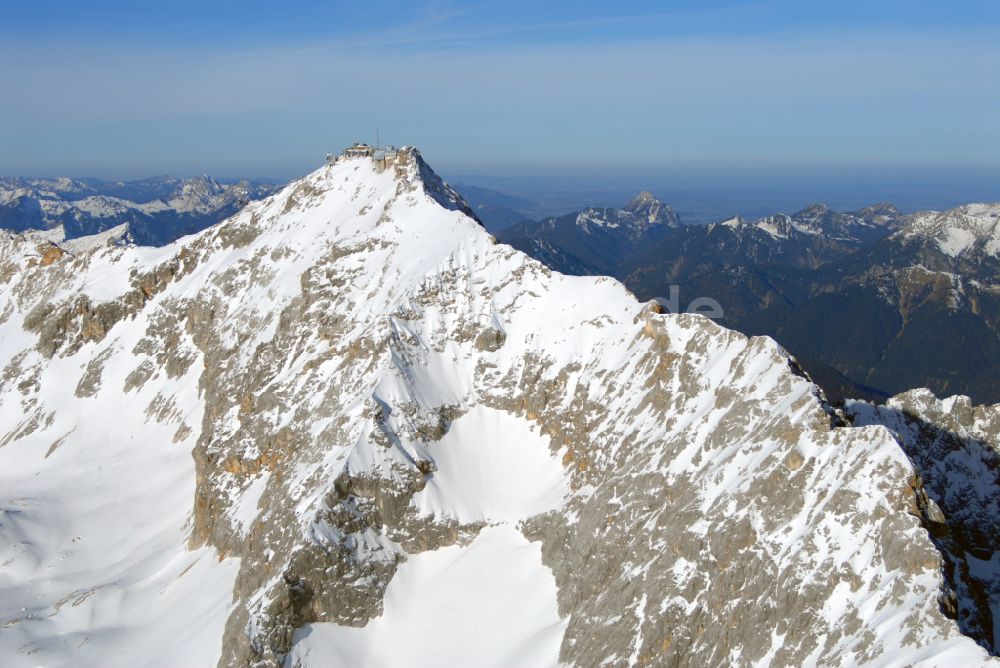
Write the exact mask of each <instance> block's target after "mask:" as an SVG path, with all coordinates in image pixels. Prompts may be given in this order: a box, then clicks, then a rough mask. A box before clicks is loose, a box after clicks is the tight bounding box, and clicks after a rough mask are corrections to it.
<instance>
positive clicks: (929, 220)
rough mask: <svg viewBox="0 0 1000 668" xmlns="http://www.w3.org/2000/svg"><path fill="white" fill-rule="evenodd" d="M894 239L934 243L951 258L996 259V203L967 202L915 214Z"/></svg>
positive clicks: (999, 251)
mask: <svg viewBox="0 0 1000 668" xmlns="http://www.w3.org/2000/svg"><path fill="white" fill-rule="evenodd" d="M896 238H898V239H899V240H900V241H903V242H909V243H920V244H924V245H928V246H934V247H936V249H937V250H938V251H939V252H940V253H943V254H945V255H947V256H949V257H953V258H958V257H961V256H969V255H979V256H984V257H989V258H993V259H994V260H995V259H1000V204H967V205H965V206H960V207H958V208H955V209H951V210H950V211H943V212H939V211H926V212H922V213H919V214H915V215H914V216H913V217H912V219H911V220H910V222H909V224H908V225H906V227H904V228H903V229H901V230H900V231H899V232H897V233H896Z"/></svg>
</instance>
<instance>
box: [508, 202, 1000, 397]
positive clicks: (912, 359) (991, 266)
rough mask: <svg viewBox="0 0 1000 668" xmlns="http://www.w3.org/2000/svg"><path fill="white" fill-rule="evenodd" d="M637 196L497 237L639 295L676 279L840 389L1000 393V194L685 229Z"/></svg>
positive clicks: (865, 393)
mask: <svg viewBox="0 0 1000 668" xmlns="http://www.w3.org/2000/svg"><path fill="white" fill-rule="evenodd" d="M640 199H641V200H642V201H643V202H644V204H643V206H644V207H646V208H647V209H651V208H655V209H656V210H658V211H670V209H669V207H667V206H666V205H665V204H663V203H662V202H659V201H658V200H656V199H655V198H652V197H651V196H649V195H648V193H644V194H643V195H642V196H641V197H640ZM636 201H639V200H636ZM636 201H633V202H631V203H629V204H628V205H626V206H625V207H624V208H622V209H619V210H608V209H587V210H584V211H581V212H579V213H576V214H570V215H567V216H562V217H560V218H557V219H546V220H541V221H537V222H523V223H520V224H518V225H515V226H512V227H510V228H508V229H506V230H502V231H501V232H499V233H498V238H499V239H500V240H501V241H504V242H506V243H509V244H511V245H512V246H514V247H516V248H519V249H520V250H523V251H525V252H527V253H529V254H531V255H533V256H534V257H535V258H536V259H539V260H541V261H542V262H544V263H545V264H547V265H549V266H550V267H552V268H553V269H556V270H558V271H561V272H564V273H571V274H584V275H586V274H608V275H612V276H615V277H616V278H618V279H620V280H622V281H623V282H624V283H625V284H626V285H627V286H628V287H629V288H630V289H631V290H632V291H633V292H635V293H636V295H637V296H638V297H639V298H640V299H654V298H657V297H663V298H666V297H668V295H669V294H670V288H671V286H677V288H679V290H680V294H681V298H682V300H683V301H684V303H688V302H690V301H691V300H693V299H695V298H697V297H711V298H713V299H715V300H716V301H718V302H719V304H720V305H721V306H722V307H723V310H724V317H723V318H722V322H723V324H726V325H728V326H730V327H733V328H735V329H739V330H741V331H743V332H745V333H747V334H753V335H756V334H766V335H769V336H773V337H774V338H776V339H777V340H778V341H779V342H781V343H782V344H783V345H784V346H785V347H786V348H788V349H789V351H790V352H792V353H793V354H795V355H797V356H798V358H799V360H800V362H801V363H802V364H803V366H804V367H805V368H806V369H807V370H808V371H809V372H810V373H811V374H812V375H813V377H814V378H815V379H816V380H817V382H819V383H820V384H821V385H822V386H824V388H825V389H826V391H827V393H828V395H830V396H831V398H833V399H843V398H846V397H864V398H869V399H879V398H885V397H887V396H890V395H892V394H896V393H898V392H902V391H905V390H907V389H909V388H912V387H919V386H925V387H929V388H931V389H932V390H934V391H935V392H937V393H939V394H957V393H960V394H967V395H969V396H971V397H972V398H973V399H974V400H976V401H989V402H996V401H1000V382H998V381H997V378H1000V364H998V362H997V360H1000V278H998V277H1000V232H998V220H1000V205H988V204H972V205H967V206H963V207H959V208H957V209H953V210H951V211H946V212H922V213H916V214H909V215H904V214H902V213H900V212H899V211H898V210H897V209H896V208H895V207H893V206H892V205H890V204H879V205H875V206H871V207H867V208H864V209H861V210H858V211H852V212H847V213H841V212H836V211H832V210H831V209H829V208H828V207H825V206H823V205H815V206H811V207H808V208H806V209H803V210H802V211H799V212H797V213H794V214H791V215H786V214H776V215H773V216H767V217H765V218H761V219H759V220H755V221H747V220H743V219H741V218H733V219H731V220H727V221H724V222H719V223H714V224H709V225H699V226H684V225H681V224H680V221H679V219H678V217H677V216H676V215H667V216H664V217H661V218H657V219H656V220H653V219H648V220H647V219H646V218H644V217H643V216H635V215H634V211H635V206H636ZM671 214H672V212H671Z"/></svg>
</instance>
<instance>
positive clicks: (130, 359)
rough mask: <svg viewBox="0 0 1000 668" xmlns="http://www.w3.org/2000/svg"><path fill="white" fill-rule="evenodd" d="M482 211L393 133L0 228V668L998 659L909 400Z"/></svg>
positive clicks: (945, 663)
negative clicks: (210, 195)
mask: <svg viewBox="0 0 1000 668" xmlns="http://www.w3.org/2000/svg"><path fill="white" fill-rule="evenodd" d="M469 213H470V212H469V210H468V208H467V206H466V205H465V204H464V202H463V201H462V200H461V199H460V198H459V197H458V196H457V195H456V194H455V193H454V191H452V190H451V189H450V188H448V187H447V186H446V185H445V184H444V183H443V182H441V181H440V179H438V178H437V177H436V175H434V173H433V172H432V171H431V170H430V168H429V167H428V166H427V165H426V164H425V163H424V162H423V161H422V159H421V158H420V156H419V154H418V153H417V152H416V151H414V150H412V149H404V150H402V151H401V153H400V157H399V159H398V161H397V164H395V165H394V166H390V167H389V168H388V169H387V170H384V171H379V170H378V169H377V168H376V166H375V165H374V164H373V163H372V162H371V161H370V160H369V159H366V158H358V159H341V160H338V161H337V162H336V163H335V164H332V165H326V166H324V167H322V168H321V169H319V170H317V171H316V172H314V173H313V174H311V175H309V176H307V177H306V178H304V179H302V180H300V181H298V182H296V183H294V184H292V185H290V186H288V187H287V188H285V189H284V190H282V191H281V192H280V193H278V194H276V195H274V196H272V197H269V198H268V199H266V200H264V201H262V202H257V203H252V204H250V205H249V206H248V207H246V208H245V209H243V210H242V211H240V212H239V213H238V214H237V215H235V216H234V217H232V218H230V219H229V220H227V221H225V222H223V223H221V224H219V225H217V226H214V227H212V228H210V229H208V230H206V231H204V232H203V233H201V234H198V235H196V236H192V237H187V238H185V239H182V240H180V241H178V242H177V243H175V244H172V245H169V246H166V247H164V248H161V249H143V248H136V247H122V246H120V245H115V244H114V243H105V244H94V245H92V246H91V247H89V248H85V249H82V250H81V252H80V253H76V254H72V255H71V254H62V255H53V254H49V255H47V256H45V255H43V254H41V253H40V252H39V249H38V240H37V239H36V240H32V239H29V238H25V237H19V236H15V235H2V236H0V377H2V378H3V383H2V386H0V509H2V514H0V560H2V561H0V563H3V564H4V565H3V570H0V655H2V656H3V657H4V665H12V666H34V665H52V666H59V665H67V666H68V665H73V666H88V665H93V666H97V665H101V666H118V665H121V666H126V665H129V666H130V665H136V664H137V663H142V664H143V665H162V666H180V665H183V666H198V665H215V664H216V663H218V665H221V666H245V665H255V666H267V665H270V666H277V665H282V664H284V665H287V666H328V665H337V664H338V663H345V664H348V665H355V662H359V663H362V664H365V665H412V666H420V665H438V666H440V665H470V664H475V665H556V664H557V663H558V664H565V665H579V666H592V665H605V664H606V665H638V664H653V665H722V664H738V665H768V664H770V665H795V666H803V665H831V664H834V665H857V664H862V663H864V664H868V665H884V666H889V665H913V664H916V663H919V662H925V665H942V666H948V665H976V664H980V663H986V662H987V661H988V660H989V658H988V655H987V653H986V652H985V651H984V650H983V649H981V648H980V647H979V646H978V645H977V644H976V643H975V642H974V641H973V640H971V639H970V638H968V637H966V636H963V635H962V634H961V633H960V632H959V629H958V627H957V625H956V624H955V622H953V621H952V620H951V619H949V618H948V617H947V616H946V615H945V614H944V612H942V607H941V603H940V600H941V599H942V597H946V595H947V592H948V590H947V587H949V586H952V582H953V581H952V580H947V579H946V578H944V577H943V574H942V565H943V560H942V557H941V553H940V552H939V551H938V549H937V548H936V546H935V544H934V543H933V542H932V541H931V540H930V538H929V536H928V533H927V531H926V530H925V529H924V528H923V526H922V524H923V523H926V521H927V518H926V517H924V514H923V513H924V510H923V509H924V508H926V505H925V506H921V505H920V503H919V501H920V499H921V498H923V497H922V496H921V495H922V494H923V488H922V486H921V483H920V481H919V479H917V478H915V477H914V470H913V467H912V465H911V464H910V461H909V460H908V459H907V457H906V455H905V454H904V451H903V450H902V449H901V448H900V447H899V444H898V442H897V437H896V436H895V435H894V434H893V432H891V431H890V430H889V429H887V428H885V427H883V426H868V427H864V428H857V429H849V428H842V427H836V426H835V425H836V424H838V421H839V419H840V418H839V417H838V416H837V415H836V414H835V413H834V412H833V411H832V410H831V409H830V408H829V407H828V406H827V405H825V403H824V402H823V401H822V399H821V397H820V396H819V394H818V391H817V390H816V388H815V386H813V385H812V384H811V383H810V382H809V381H808V379H806V378H805V377H804V376H803V374H801V372H800V371H799V370H798V368H797V366H796V365H795V364H794V363H792V362H790V360H789V359H788V357H787V355H786V354H785V353H784V351H782V350H781V349H780V348H779V347H778V346H777V345H776V344H775V343H774V342H773V341H771V340H769V339H765V338H749V339H748V338H747V337H745V336H743V335H740V334H738V333H735V332H732V331H729V330H725V329H723V328H721V327H718V326H716V325H714V324H713V323H712V322H711V321H709V320H707V319H704V318H702V317H700V316H692V315H679V316H669V315H664V314H661V313H659V312H658V308H657V307H656V305H655V304H653V303H646V304H642V303H638V302H636V301H635V300H634V298H633V297H632V296H631V295H630V294H629V293H628V292H627V291H626V290H625V289H624V288H623V287H622V286H621V285H620V284H619V283H617V282H615V281H613V280H610V279H602V278H579V277H569V276H563V275H560V274H556V273H553V272H550V271H549V270H548V269H546V268H545V267H543V266H542V265H540V264H539V263H537V262H535V261H533V260H531V259H529V258H527V257H526V256H525V255H523V254H521V253H520V252H517V251H515V250H514V249H512V248H510V247H508V246H504V245H500V244H497V243H495V241H494V240H493V239H492V238H491V237H490V236H489V235H488V234H486V233H485V231H484V230H483V229H482V228H481V227H480V226H479V225H478V224H477V223H476V221H475V220H474V219H473V218H471V217H470V215H469ZM40 255H42V257H40ZM192 455H193V458H192ZM962 591H963V590H961V589H960V588H959V590H958V592H959V594H958V595H961V594H962ZM988 640H989V641H990V642H991V641H992V638H990V639H988ZM984 642H986V640H984ZM140 649H141V650H143V651H144V654H143V655H142V656H141V658H137V657H138V656H139V655H138V652H139V651H140Z"/></svg>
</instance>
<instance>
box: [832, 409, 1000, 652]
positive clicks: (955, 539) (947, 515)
mask: <svg viewBox="0 0 1000 668" xmlns="http://www.w3.org/2000/svg"><path fill="white" fill-rule="evenodd" d="M846 410H847V411H848V412H849V413H850V414H851V415H852V417H853V419H854V421H855V423H856V424H859V425H865V424H883V425H885V426H887V427H889V428H890V429H891V430H892V431H893V432H894V433H895V434H896V435H897V437H898V438H899V441H900V443H901V444H902V446H903V449H904V450H905V451H906V454H907V455H908V456H909V457H910V459H911V460H912V461H913V464H914V467H915V468H916V470H917V471H918V472H919V474H920V476H921V478H922V480H923V481H924V487H925V489H926V496H927V498H926V499H922V500H921V503H922V504H923V506H924V509H925V510H924V515H925V520H926V524H927V528H928V531H930V533H931V536H932V537H933V538H934V541H935V543H936V544H937V545H938V547H939V548H940V549H941V550H942V552H943V554H944V555H945V557H946V568H945V572H946V573H947V575H948V585H949V587H950V589H951V591H950V592H949V593H948V600H946V601H945V606H944V607H945V609H946V610H948V611H949V612H950V613H951V614H952V615H953V616H955V617H956V618H957V620H958V622H959V624H960V625H961V627H962V628H963V630H965V631H966V632H967V633H969V634H970V635H973V636H975V637H976V638H979V639H980V640H981V642H982V644H983V646H984V647H987V648H988V649H989V650H990V651H991V652H992V653H994V654H995V653H996V651H997V646H998V643H1000V637H998V636H997V631H998V629H1000V626H998V623H1000V451H998V447H997V446H998V444H1000V404H998V405H994V406H973V405H972V403H971V402H970V401H969V398H968V397H961V396H958V397H951V398H949V399H945V400H940V399H937V398H936V397H935V396H934V395H933V394H931V393H930V392H928V391H927V390H913V391H911V392H907V393H905V394H901V395H898V396H896V397H893V398H892V399H890V400H889V401H888V402H886V405H885V406H872V405H870V404H866V403H863V402H850V403H848V405H847V406H846Z"/></svg>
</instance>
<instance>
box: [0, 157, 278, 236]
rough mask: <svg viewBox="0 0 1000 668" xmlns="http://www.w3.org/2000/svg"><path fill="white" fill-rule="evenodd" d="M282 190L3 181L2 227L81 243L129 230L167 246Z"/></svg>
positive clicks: (166, 181)
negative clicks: (86, 238)
mask: <svg viewBox="0 0 1000 668" xmlns="http://www.w3.org/2000/svg"><path fill="white" fill-rule="evenodd" d="M276 190H277V186H275V185H272V184H269V183H263V182H255V181H240V182H238V183H228V184H223V183H220V182H219V181H216V180H215V179H212V178H211V177H209V176H207V175H204V176H199V177H197V178H194V179H187V180H182V179H176V178H172V177H168V176H157V177H152V178H148V179H141V180H137V181H118V182H112V181H101V180H99V179H69V178H57V179H47V178H21V177H0V228H6V229H9V230H13V231H15V232H22V231H26V230H46V231H49V232H52V233H53V234H54V235H55V237H56V238H63V239H75V238H78V237H82V236H89V235H93V234H99V233H102V232H106V231H108V230H111V229H113V228H117V227H120V226H122V225H125V226H126V228H123V234H127V236H128V238H130V239H131V240H133V241H134V242H135V243H138V244H142V245H151V246H161V245H163V244H166V243H169V242H171V241H173V240H175V239H177V238H179V237H182V236H184V235H187V234H192V233H194V232H198V231H200V230H203V229H205V228H206V227H208V226H209V225H212V224H214V223H217V222H219V221H220V220H223V219H224V218H228V217H229V216H231V215H232V214H234V213H235V212H236V211H238V210H239V209H240V208H241V206H243V205H244V204H245V203H246V202H248V201H250V200H254V199H259V198H261V197H264V196H266V195H269V194H271V193H273V192H275V191H276Z"/></svg>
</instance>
